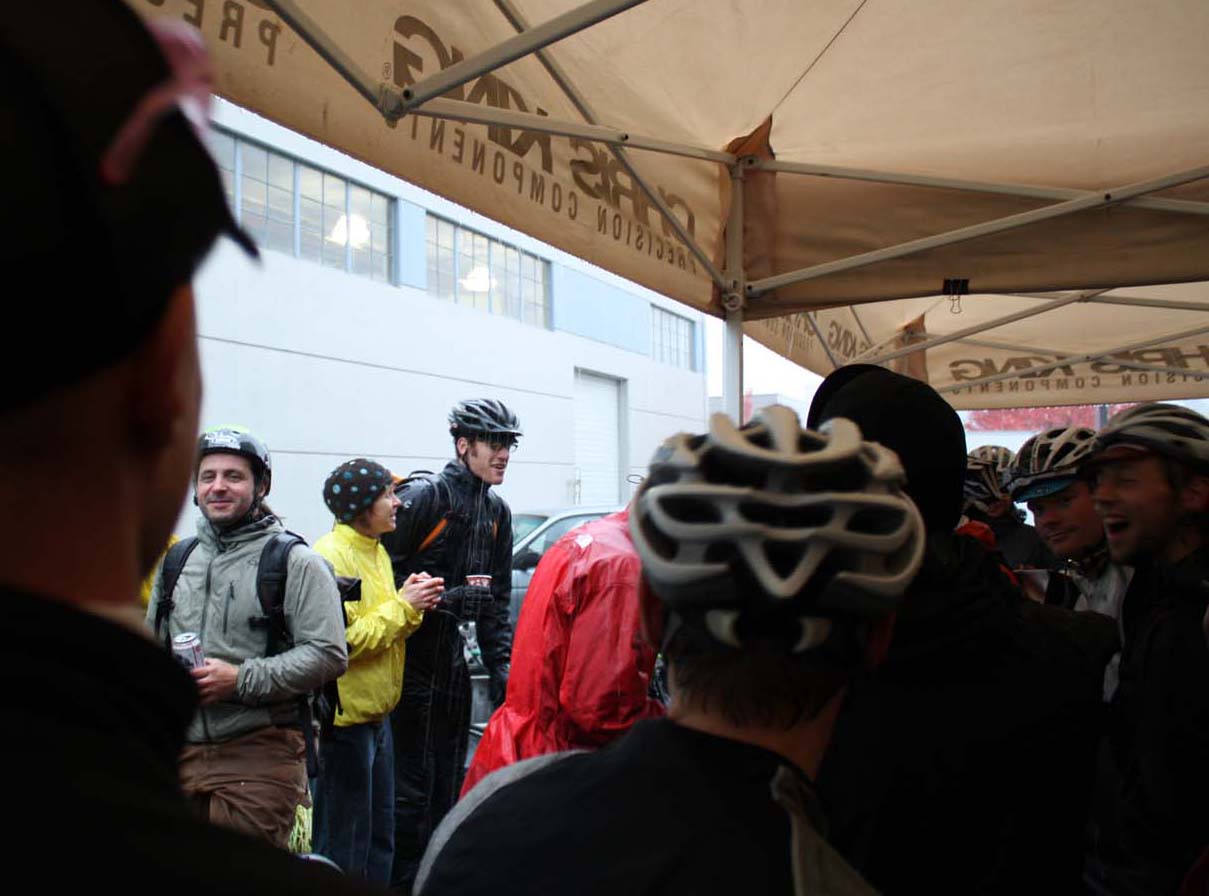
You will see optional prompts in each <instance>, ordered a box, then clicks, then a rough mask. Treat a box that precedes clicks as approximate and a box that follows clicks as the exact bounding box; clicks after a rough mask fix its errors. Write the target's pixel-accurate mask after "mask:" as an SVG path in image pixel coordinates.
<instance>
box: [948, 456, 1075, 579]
mask: <svg viewBox="0 0 1209 896" xmlns="http://www.w3.org/2000/svg"><path fill="white" fill-rule="evenodd" d="M1012 457H1013V455H1012V452H1011V451H1010V450H1009V449H1007V448H1004V447H1002V446H1000V445H983V446H981V447H979V448H975V449H974V450H973V451H971V452H970V453H969V454H968V455H967V458H966V476H965V510H964V511H963V512H964V514H965V516H966V517H968V518H969V519H972V520H974V521H976V522H979V523H985V524H986V525H987V526H989V527H990V529H991V532H993V533H994V535H995V544H996V546H997V547H998V548H999V552H1000V553H1001V554H1003V559H1004V560H1006V561H1007V565H1008V566H1010V567H1012V568H1013V569H1050V568H1052V567H1053V566H1055V565H1056V562H1055V560H1054V557H1053V555H1052V554H1050V552H1049V551H1048V550H1047V549H1046V547H1045V544H1044V543H1043V542H1042V541H1041V539H1040V537H1038V535H1037V530H1035V529H1034V528H1033V527H1032V526H1029V525H1027V524H1026V523H1025V522H1024V512H1023V511H1020V510H1017V509H1016V507H1015V505H1014V504H1013V503H1012V499H1011V496H1010V495H1009V494H1008V491H1007V480H1008V477H1009V476H1010V474H1011V464H1012Z"/></svg>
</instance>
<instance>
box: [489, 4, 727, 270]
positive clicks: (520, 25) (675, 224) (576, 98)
mask: <svg viewBox="0 0 1209 896" xmlns="http://www.w3.org/2000/svg"><path fill="white" fill-rule="evenodd" d="M495 5H496V7H497V8H498V9H499V10H500V12H501V13H502V14H503V16H504V18H506V19H507V20H508V21H509V23H510V24H511V25H512V27H513V28H515V29H517V31H519V32H521V33H522V34H523V33H527V32H528V31H529V23H528V22H527V21H526V20H525V17H524V16H523V15H521V12H520V10H518V9H517V8H516V7H515V6H514V5H513V4H512V2H511V0H495ZM537 58H538V60H539V61H540V62H541V64H542V65H543V66H545V68H546V71H547V72H549V73H550V77H551V78H553V79H554V83H555V84H557V85H558V86H559V88H560V89H561V90H562V92H563V93H564V94H565V95H566V96H567V98H568V99H569V100H570V101H571V103H572V104H573V105H574V106H575V108H576V109H578V110H579V114H580V115H582V116H583V117H584V120H585V121H587V122H588V124H590V125H599V123H600V118H599V116H598V115H597V114H596V112H595V111H594V110H593V109H592V107H591V106H590V105H589V104H588V101H587V100H586V99H585V98H584V97H583V95H582V94H581V93H580V92H579V91H578V90H576V88H575V85H573V84H572V83H571V78H570V77H569V76H568V75H567V73H566V72H565V71H563V68H562V66H561V65H559V64H558V62H557V61H556V60H555V59H554V57H553V56H552V55H551V54H550V53H549V52H548V51H547V50H545V49H540V50H538V51H537ZM625 142H626V141H622V144H624V143H625ZM608 146H609V150H610V151H611V152H612V153H613V157H614V158H615V159H616V160H617V163H618V164H619V165H621V167H622V168H623V169H625V172H626V174H628V175H629V176H630V180H631V181H632V182H633V183H634V185H635V186H637V187H638V189H640V190H641V191H642V193H643V195H644V196H646V198H647V200H648V201H649V202H650V203H651V204H652V205H653V206H655V208H657V209H658V210H659V214H661V215H662V216H663V220H665V221H666V222H667V223H668V226H669V227H671V228H672V230H674V231H675V232H676V236H677V237H678V238H679V239H680V241H681V242H682V243H684V245H685V246H686V247H687V248H688V250H689V252H691V253H692V255H693V257H694V258H695V259H697V262H698V264H700V265H701V267H702V268H704V269H705V271H706V273H708V274H709V276H710V279H711V280H712V281H713V282H714V285H715V286H716V287H717V288H718V289H719V291H721V292H723V293H725V292H726V279H725V278H724V277H723V276H722V272H721V271H719V270H718V266H717V265H715V264H714V262H713V259H712V258H710V257H709V254H708V253H707V252H706V251H705V250H704V249H702V248H701V246H700V245H699V244H698V243H697V241H696V239H695V238H694V237H693V235H692V234H690V233H689V232H688V228H686V227H685V226H684V224H682V223H681V221H680V219H679V218H677V217H676V213H675V212H674V211H672V208H671V206H670V205H668V204H667V202H666V201H665V200H664V198H663V197H662V196H661V195H659V191H658V190H656V189H654V188H653V187H652V186H651V185H650V184H649V183H648V182H647V180H646V178H644V177H643V176H642V175H641V174H639V173H638V170H637V169H636V168H635V167H634V164H633V163H632V162H631V161H630V157H629V156H628V155H627V154H626V152H625V151H624V150H623V149H622V148H621V145H618V144H608ZM720 155H725V156H726V157H727V159H726V161H725V162H723V164H726V165H727V166H730V165H733V164H735V161H734V159H733V157H731V156H730V154H729V153H720ZM713 161H722V160H721V159H717V158H715V159H713Z"/></svg>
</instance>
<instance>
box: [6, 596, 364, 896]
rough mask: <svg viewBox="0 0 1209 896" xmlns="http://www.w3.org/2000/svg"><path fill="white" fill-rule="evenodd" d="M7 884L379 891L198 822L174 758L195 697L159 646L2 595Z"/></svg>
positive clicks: (134, 889)
mask: <svg viewBox="0 0 1209 896" xmlns="http://www.w3.org/2000/svg"><path fill="white" fill-rule="evenodd" d="M0 602H2V604H3V606H4V612H3V613H0V665H2V666H3V668H4V676H5V687H4V690H3V697H0V707H2V710H0V714H2V717H3V719H4V724H3V732H4V736H3V738H0V756H2V757H3V759H4V767H5V768H6V769H7V770H8V774H7V775H6V784H5V795H6V797H7V799H8V801H9V806H10V807H11V809H12V811H13V812H14V813H15V816H19V818H20V822H19V823H17V824H13V825H10V826H9V833H8V834H7V835H6V838H5V839H6V843H7V845H8V848H9V855H10V865H11V874H12V875H13V876H14V880H16V879H18V878H20V877H22V874H23V873H24V874H28V875H30V876H32V878H33V879H36V880H37V881H38V886H39V888H41V889H45V890H48V891H50V892H56V893H59V892H67V893H72V892H77V893H83V892H90V891H93V890H96V889H98V888H99V889H102V890H104V889H107V888H110V887H111V886H115V887H118V888H119V889H120V890H121V891H122V892H126V893H173V894H198V896H216V894H219V893H262V894H273V893H281V894H291V896H303V894H309V893H314V894H317V896H318V894H335V893H363V892H377V891H376V890H369V889H368V888H366V887H363V886H362V885H359V884H357V883H356V882H355V881H352V880H349V879H346V878H343V877H341V876H339V875H336V874H333V873H329V872H327V871H326V870H325V869H322V868H319V867H317V866H315V865H310V864H307V863H304V862H302V861H301V860H299V859H296V858H294V857H292V856H290V855H288V854H286V853H284V852H281V851H279V850H276V849H273V848H272V847H270V846H267V845H264V844H261V843H259V842H257V841H254V840H251V839H249V838H246V837H243V836H241V835H238V834H235V833H232V832H229V831H226V830H223V829H220V828H217V827H212V826H211V825H209V824H204V823H202V822H201V821H199V820H197V818H196V816H195V815H194V814H193V811H192V809H191V808H190V807H189V806H188V805H187V804H186V802H185V799H184V797H183V796H182V794H181V790H180V784H179V780H178V777H177V766H176V762H177V756H178V755H179V753H180V750H181V747H182V746H183V745H184V737H185V727H186V725H188V723H189V720H190V719H191V718H192V717H193V715H194V713H195V712H196V710H197V689H196V688H195V687H194V686H193V684H192V682H191V681H190V679H189V677H188V676H187V675H186V674H185V673H184V672H183V671H182V669H181V667H180V665H179V664H178V663H177V662H176V661H175V660H174V659H173V658H172V657H171V655H170V654H168V653H167V652H166V651H165V649H164V648H163V645H161V644H156V643H154V642H152V641H151V640H150V638H149V637H145V636H143V635H141V634H137V633H135V632H134V631H133V630H130V631H128V630H126V629H125V628H123V627H121V626H119V625H116V624H114V623H112V622H109V621H107V620H104V619H102V618H100V617H97V616H93V615H91V614H89V613H85V612H81V611H79V610H77V609H75V608H73V607H71V606H69V605H67V604H65V603H61V602H59V601H55V600H48V599H45V598H41V597H35V596H32V595H28V594H24V593H20V592H16V591H13V590H9V589H5V588H0Z"/></svg>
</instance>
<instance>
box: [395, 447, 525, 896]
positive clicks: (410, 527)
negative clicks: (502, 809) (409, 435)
mask: <svg viewBox="0 0 1209 896" xmlns="http://www.w3.org/2000/svg"><path fill="white" fill-rule="evenodd" d="M398 494H399V498H400V499H401V500H402V502H403V506H402V507H400V508H399V513H398V528H396V529H395V531H394V532H390V533H387V534H386V535H385V536H384V537H383V538H382V544H383V546H384V547H385V548H386V552H387V553H388V554H390V559H391V565H392V566H393V567H394V573H395V582H396V584H402V582H403V580H404V579H405V578H406V577H407V576H408V575H409V574H411V573H413V572H427V573H430V574H431V575H434V576H440V577H442V578H444V579H445V588H446V594H445V597H444V598H443V599H442V601H441V603H440V604H438V605H437V606H436V607H434V608H433V609H431V610H428V611H426V612H425V613H424V622H423V623H421V625H420V627H419V628H418V629H416V631H415V632H414V633H413V634H412V636H411V638H410V639H409V640H408V642H407V661H406V664H405V666H404V670H403V695H402V699H401V700H400V701H399V705H398V706H397V707H395V710H394V712H393V713H391V730H392V735H393V737H394V751H395V861H394V869H393V870H392V872H391V885H392V886H393V887H394V888H395V889H397V890H399V891H401V892H404V893H406V892H410V890H411V885H412V880H413V879H414V877H415V874H416V869H417V868H418V867H419V863H420V857H421V856H422V855H423V854H424V848H425V846H427V844H428V838H429V836H431V834H432V831H433V829H434V828H435V827H436V825H437V824H438V823H439V822H440V821H441V819H442V818H443V817H444V816H445V813H446V812H448V811H449V809H450V808H452V807H453V804H454V803H455V802H457V798H458V793H459V792H460V791H461V788H462V775H463V773H464V772H465V769H466V751H467V747H468V740H469V735H470V708H471V684H470V673H469V670H468V668H467V665H466V660H465V658H464V655H463V641H462V634H461V631H460V630H459V623H460V622H462V621H466V620H470V619H474V620H475V623H476V632H477V635H478V642H479V646H480V647H481V648H482V652H483V664H484V665H485V666H486V667H487V671H488V673H489V674H490V676H491V681H490V685H491V697H492V700H493V702H494V703H495V705H496V706H499V705H500V704H501V703H502V702H503V699H504V692H505V688H506V685H507V682H508V662H509V657H510V656H511V653H512V624H511V622H510V621H509V616H508V602H509V599H510V598H511V595H512V514H511V513H510V512H509V510H508V505H507V504H505V503H504V502H503V500H502V499H501V498H499V497H498V496H497V495H495V494H494V493H492V492H491V491H490V489H489V487H488V485H487V484H486V483H485V482H483V481H482V480H481V479H479V478H478V477H477V476H475V475H474V474H473V473H471V472H470V470H469V469H467V468H466V467H464V466H462V465H461V464H458V463H453V462H451V463H449V464H446V466H445V469H444V470H442V471H441V472H440V473H439V474H436V475H431V474H429V475H426V476H422V477H417V478H414V479H412V480H410V481H408V482H406V483H404V484H403V485H402V486H401V487H400V489H399V490H398ZM482 573H485V574H489V575H490V576H491V594H490V597H491V599H490V600H488V601H486V602H485V603H483V602H480V601H479V600H478V599H477V595H476V594H475V593H474V592H467V591H466V590H465V587H464V586H465V583H466V576H468V575H478V574H482ZM459 592H460V593H459Z"/></svg>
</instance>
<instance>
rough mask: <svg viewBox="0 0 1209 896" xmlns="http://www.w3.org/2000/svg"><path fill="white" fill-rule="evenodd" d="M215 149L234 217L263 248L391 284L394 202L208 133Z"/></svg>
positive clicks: (253, 146)
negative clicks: (392, 203) (392, 212)
mask: <svg viewBox="0 0 1209 896" xmlns="http://www.w3.org/2000/svg"><path fill="white" fill-rule="evenodd" d="M210 148H211V150H212V151H213V153H214V159H215V161H216V162H217V163H218V168H219V172H220V174H221V175H222V182H223V189H224V190H225V191H226V194H227V201H228V202H230V204H231V208H232V209H234V211H235V217H236V220H238V221H239V223H240V225H242V226H243V228H244V229H245V230H247V231H248V233H250V234H251V235H252V237H253V238H254V239H255V240H256V242H257V243H258V244H259V245H261V246H262V247H264V248H266V249H275V250H276V251H278V252H284V253H286V254H287V255H294V256H297V257H298V258H305V259H308V260H310V261H316V262H318V263H320V264H322V265H326V266H328V267H333V268H338V269H339V270H342V271H349V272H350V273H353V274H361V275H362V276H365V277H369V278H371V279H373V280H381V281H388V280H389V279H390V218H391V215H390V203H391V201H392V200H391V199H390V197H388V196H384V195H383V194H381V193H376V192H374V191H373V190H370V189H367V188H366V187H363V186H360V185H359V184H355V183H352V182H350V181H348V180H345V179H344V178H342V177H339V176H338V175H335V174H332V173H331V172H330V171H322V170H320V169H318V168H315V167H313V166H311V165H308V164H306V163H305V162H300V161H298V160H297V159H293V158H291V157H289V156H286V155H282V154H281V153H279V152H275V151H274V150H271V149H267V148H266V147H264V146H261V145H259V144H257V143H252V142H250V141H247V140H244V139H242V138H240V137H236V136H235V135H234V134H229V133H227V132H225V131H219V130H215V131H213V132H212V133H211V138H210Z"/></svg>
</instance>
